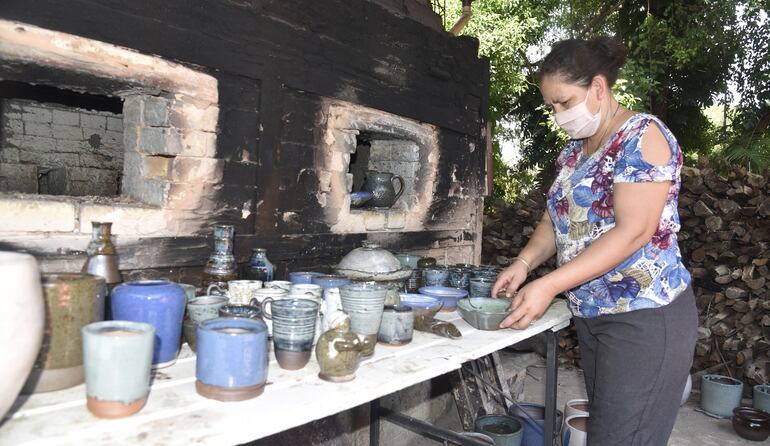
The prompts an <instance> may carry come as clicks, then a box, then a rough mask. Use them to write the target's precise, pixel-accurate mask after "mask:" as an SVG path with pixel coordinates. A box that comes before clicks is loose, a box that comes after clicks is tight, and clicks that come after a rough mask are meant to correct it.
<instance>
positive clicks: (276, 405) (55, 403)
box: [0, 299, 571, 446]
mask: <svg viewBox="0 0 770 446" xmlns="http://www.w3.org/2000/svg"><path fill="white" fill-rule="evenodd" d="M570 317H571V315H570V312H569V309H568V308H567V305H566V302H565V301H563V300H561V299H557V300H556V301H555V302H554V303H553V304H552V305H551V307H550V308H549V309H548V311H547V312H546V313H545V314H544V315H543V317H541V318H540V319H539V320H538V321H537V322H536V323H535V324H534V325H533V326H532V327H530V328H528V329H526V330H511V329H506V330H497V331H482V330H476V329H474V328H473V327H471V326H470V325H468V324H467V323H466V322H465V321H463V320H462V319H461V318H460V316H459V315H458V314H457V313H456V312H450V313H439V315H438V316H437V318H440V319H443V320H446V321H451V322H453V323H454V324H455V325H456V326H457V328H458V329H459V330H460V331H461V332H462V334H463V337H462V339H459V340H451V339H447V338H443V337H440V336H436V335H433V334H430V333H423V332H418V331H415V333H414V339H413V341H412V342H411V343H409V344H407V345H405V346H401V347H389V346H385V345H380V344H378V345H377V347H376V349H375V353H374V355H373V356H372V357H371V358H369V359H367V360H365V361H362V362H361V365H360V367H359V368H358V370H357V372H356V378H355V379H354V380H353V381H350V382H347V383H330V382H326V381H323V380H321V379H320V378H318V370H319V369H318V363H317V362H316V361H315V359H314V358H313V359H311V361H310V363H309V364H308V365H307V366H305V368H304V369H302V370H297V371H288V370H283V369H281V368H280V367H278V364H277V363H276V362H275V358H274V357H273V356H272V353H271V361H270V365H269V369H268V370H269V372H268V385H267V386H266V388H265V392H264V393H263V394H262V395H260V396H258V397H256V398H254V399H251V400H247V401H241V402H230V403H224V402H219V401H214V400H209V399H206V398H203V397H201V396H200V395H198V394H197V393H196V391H195V355H194V354H193V353H192V352H191V351H190V350H189V348H188V347H187V345H186V344H185V345H184V346H183V348H182V351H181V352H180V355H179V359H178V360H177V362H176V364H174V365H173V366H171V367H168V368H165V369H161V370H159V371H157V372H156V374H155V377H154V381H153V384H152V389H151V391H150V397H149V399H148V401H147V404H146V406H145V407H144V408H143V409H142V410H141V411H140V412H138V413H137V414H134V415H132V416H130V417H126V418H122V419H118V420H102V419H98V418H96V417H94V416H93V415H91V413H90V412H88V410H87V409H86V407H85V385H78V386H76V387H72V388H70V389H65V390H60V391H57V392H48V393H41V394H35V395H31V396H21V397H20V398H19V399H17V401H16V404H15V406H14V409H12V411H11V412H12V415H11V416H10V418H8V419H6V420H4V422H3V423H2V424H0V445H14V446H18V445H53V444H89V445H99V444H104V445H116V444H135V443H141V444H147V445H164V446H170V445H187V444H191V443H195V444H237V443H243V442H248V441H251V440H256V439H258V438H263V437H266V436H269V435H272V434H275V433H277V432H281V431H284V430H287V429H290V428H293V427H296V426H300V425H302V424H305V423H308V422H310V421H313V420H317V419H320V418H323V417H326V416H329V415H333V414H335V413H338V412H341V411H344V410H347V409H350V408H353V407H355V406H358V405H360V404H364V403H367V402H369V401H372V400H374V399H377V398H379V397H382V396H385V395H388V394H390V393H393V392H396V391H398V390H401V389H404V388H406V387H409V386H411V385H414V384H417V383H419V382H422V381H426V380H429V379H431V378H434V377H436V376H439V375H443V374H445V373H447V372H451V371H453V370H457V369H459V368H460V367H461V365H462V364H463V363H464V362H467V361H470V360H473V359H478V358H480V357H482V356H485V355H488V354H490V353H492V352H495V351H497V350H500V349H502V348H504V347H507V346H509V345H513V344H515V343H517V342H519V341H522V340H524V339H526V338H529V337H531V336H534V335H535V334H537V333H540V332H542V331H545V330H548V329H551V330H558V329H561V328H564V327H566V326H567V325H568V324H569V319H570Z"/></svg>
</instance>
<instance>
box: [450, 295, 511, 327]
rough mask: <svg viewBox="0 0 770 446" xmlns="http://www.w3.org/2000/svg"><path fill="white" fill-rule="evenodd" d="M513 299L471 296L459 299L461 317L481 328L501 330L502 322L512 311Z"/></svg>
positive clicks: (458, 308) (473, 325)
mask: <svg viewBox="0 0 770 446" xmlns="http://www.w3.org/2000/svg"><path fill="white" fill-rule="evenodd" d="M510 307H511V301H510V300H508V299H492V298H488V297H471V298H468V299H460V300H459V301H457V312H458V313H460V317H462V318H463V320H464V321H465V322H467V323H469V324H470V325H471V327H473V328H477V329H479V330H499V329H500V322H502V321H503V319H505V318H506V316H508V314H509V313H510Z"/></svg>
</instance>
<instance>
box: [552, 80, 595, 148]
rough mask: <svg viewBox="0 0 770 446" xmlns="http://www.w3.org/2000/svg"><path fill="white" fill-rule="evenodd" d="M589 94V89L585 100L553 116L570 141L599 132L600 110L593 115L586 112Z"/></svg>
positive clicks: (588, 111)
mask: <svg viewBox="0 0 770 446" xmlns="http://www.w3.org/2000/svg"><path fill="white" fill-rule="evenodd" d="M589 93H591V90H590V89H589V90H588V93H586V98H585V99H583V102H581V103H580V104H578V105H576V106H574V107H572V108H570V109H568V110H564V111H562V112H559V113H556V114H554V115H553V119H554V121H556V124H557V125H558V126H559V127H561V128H562V129H564V131H565V132H567V134H568V135H569V137H570V138H572V139H583V138H588V137H590V136H593V135H594V134H596V132H597V131H598V130H599V124H601V122H602V111H601V109H599V112H597V113H596V114H595V115H592V114H591V111H590V110H588V106H587V105H586V101H587V100H588V94H589Z"/></svg>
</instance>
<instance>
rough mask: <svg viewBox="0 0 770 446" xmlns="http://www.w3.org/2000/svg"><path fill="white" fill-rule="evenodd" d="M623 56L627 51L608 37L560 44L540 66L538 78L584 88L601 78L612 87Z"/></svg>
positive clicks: (557, 43)
mask: <svg viewBox="0 0 770 446" xmlns="http://www.w3.org/2000/svg"><path fill="white" fill-rule="evenodd" d="M626 56H628V50H627V49H626V47H625V46H623V45H622V44H621V43H618V42H617V41H615V40H613V39H611V38H609V37H597V38H595V39H591V40H582V39H567V40H561V41H559V42H556V43H555V44H554V45H553V47H552V48H551V52H550V53H548V55H547V56H545V59H543V61H542V62H541V63H540V70H539V71H538V78H539V79H540V80H542V79H543V77H545V76H546V75H550V74H556V75H559V76H561V77H562V79H564V80H565V81H566V82H569V83H572V84H577V85H580V86H582V87H586V86H588V84H590V83H591V80H592V79H593V78H594V76H596V75H597V74H602V75H604V77H605V78H607V83H608V84H609V85H610V87H611V86H613V85H614V84H615V81H616V80H617V79H618V71H619V70H620V67H622V66H623V64H624V63H625V62H626Z"/></svg>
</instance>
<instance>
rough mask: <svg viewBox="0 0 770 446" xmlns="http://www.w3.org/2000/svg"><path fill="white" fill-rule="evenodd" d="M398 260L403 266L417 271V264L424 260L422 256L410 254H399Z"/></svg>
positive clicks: (397, 255)
mask: <svg viewBox="0 0 770 446" xmlns="http://www.w3.org/2000/svg"><path fill="white" fill-rule="evenodd" d="M396 258H397V259H398V261H399V262H401V264H402V265H404V266H406V267H408V268H412V269H415V268H417V262H419V261H420V259H422V256H420V255H417V254H410V253H408V252H399V253H397V254H396Z"/></svg>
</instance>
